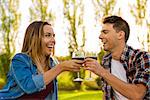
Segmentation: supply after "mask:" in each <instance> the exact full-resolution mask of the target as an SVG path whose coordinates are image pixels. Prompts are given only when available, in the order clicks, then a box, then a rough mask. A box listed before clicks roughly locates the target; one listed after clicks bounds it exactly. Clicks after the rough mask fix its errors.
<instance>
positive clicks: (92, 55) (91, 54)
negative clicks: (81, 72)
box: [85, 52, 97, 81]
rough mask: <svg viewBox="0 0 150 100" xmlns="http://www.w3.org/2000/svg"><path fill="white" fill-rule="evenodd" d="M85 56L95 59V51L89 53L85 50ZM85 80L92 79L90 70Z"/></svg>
mask: <svg viewBox="0 0 150 100" xmlns="http://www.w3.org/2000/svg"><path fill="white" fill-rule="evenodd" d="M85 57H86V58H92V59H95V60H97V53H89V52H86V53H85ZM85 80H87V81H93V80H94V79H93V78H92V72H91V71H89V76H88V78H86V79H85Z"/></svg>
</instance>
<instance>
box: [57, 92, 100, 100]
mask: <svg viewBox="0 0 150 100" xmlns="http://www.w3.org/2000/svg"><path fill="white" fill-rule="evenodd" d="M58 94H59V95H58V98H59V100H102V94H103V93H102V92H101V91H96V90H95V91H59V92H58Z"/></svg>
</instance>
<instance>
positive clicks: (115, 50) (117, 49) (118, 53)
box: [111, 44, 125, 60]
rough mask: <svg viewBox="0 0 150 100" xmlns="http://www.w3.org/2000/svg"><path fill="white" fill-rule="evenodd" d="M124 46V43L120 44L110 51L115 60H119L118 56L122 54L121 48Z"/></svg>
mask: <svg viewBox="0 0 150 100" xmlns="http://www.w3.org/2000/svg"><path fill="white" fill-rule="evenodd" d="M124 47H125V44H121V45H120V46H117V48H115V49H114V50H113V51H112V52H111V53H112V58H113V59H115V60H120V57H121V55H122V52H123V49H124Z"/></svg>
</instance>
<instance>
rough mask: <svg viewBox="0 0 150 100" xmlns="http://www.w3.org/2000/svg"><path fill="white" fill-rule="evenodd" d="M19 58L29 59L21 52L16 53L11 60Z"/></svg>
mask: <svg viewBox="0 0 150 100" xmlns="http://www.w3.org/2000/svg"><path fill="white" fill-rule="evenodd" d="M20 57H24V58H30V56H29V55H28V54H26V53H22V52H21V53H16V54H15V55H14V57H13V58H20Z"/></svg>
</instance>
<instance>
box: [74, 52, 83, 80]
mask: <svg viewBox="0 0 150 100" xmlns="http://www.w3.org/2000/svg"><path fill="white" fill-rule="evenodd" d="M72 59H75V60H84V52H83V51H75V52H73V54H72ZM74 81H76V82H80V81H83V79H82V78H80V72H77V78H75V79H74Z"/></svg>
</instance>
